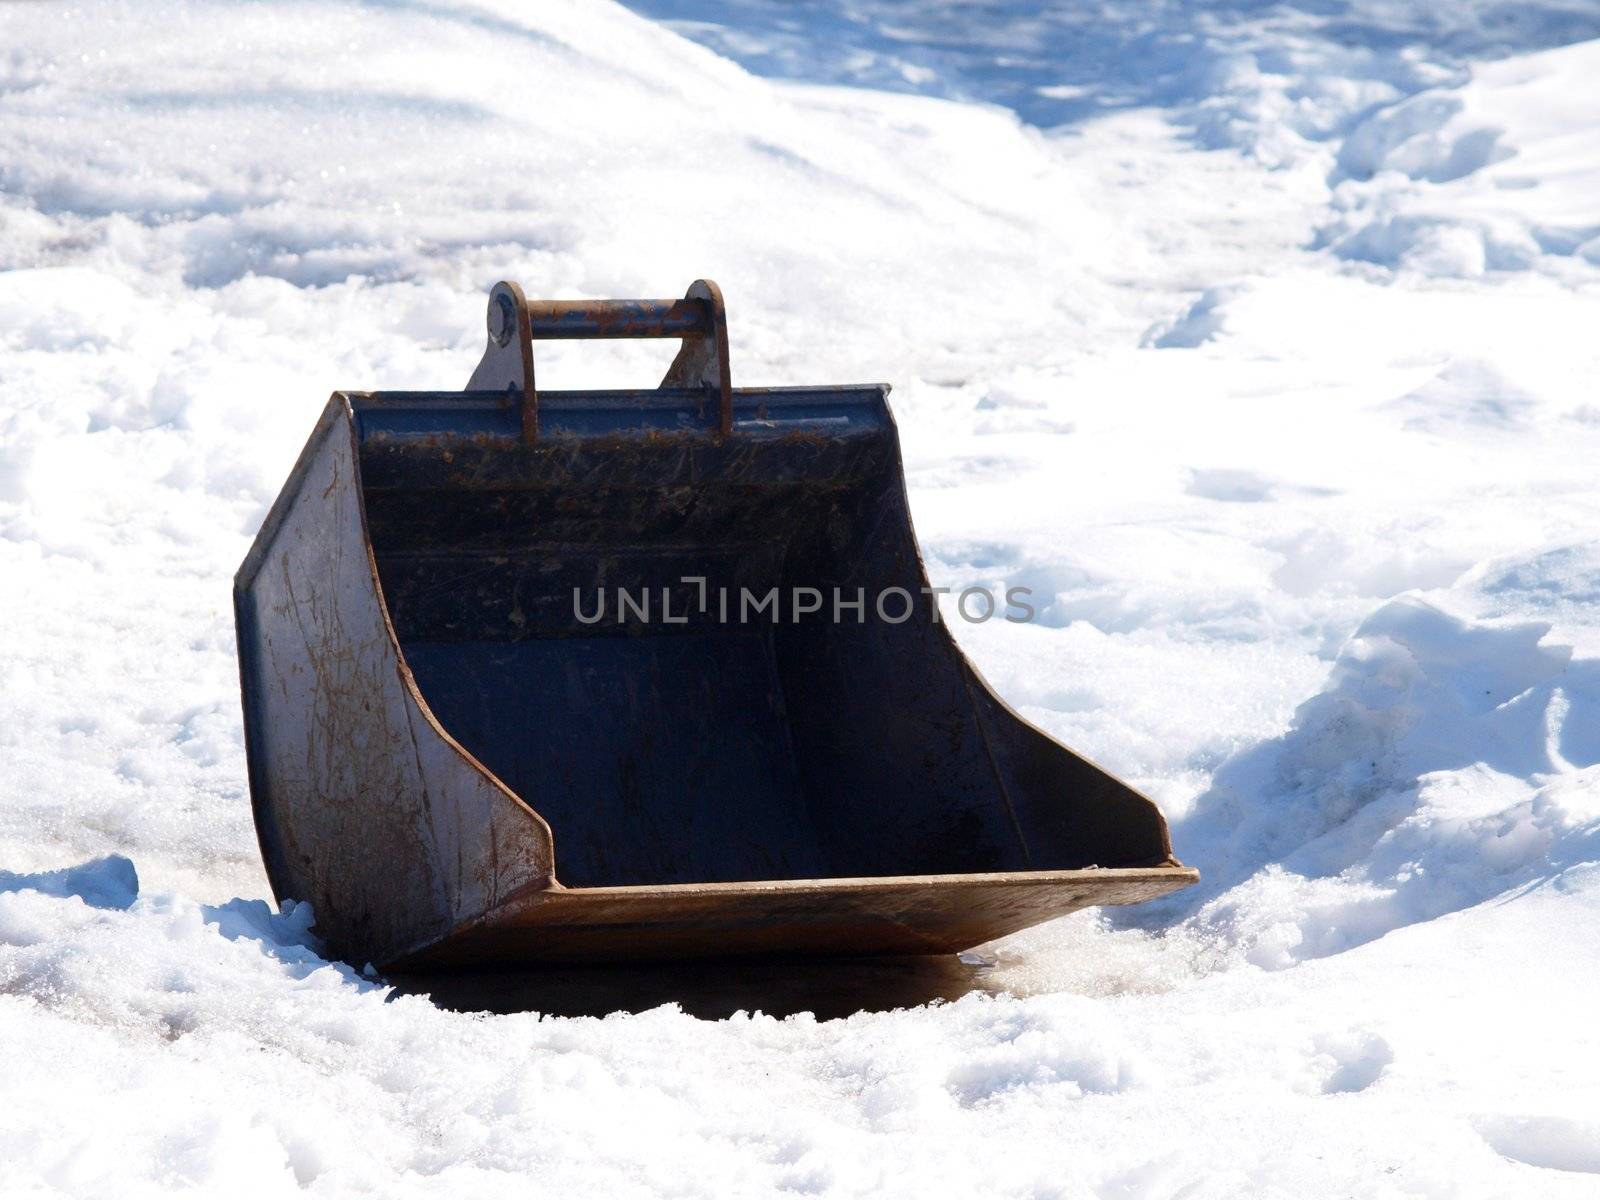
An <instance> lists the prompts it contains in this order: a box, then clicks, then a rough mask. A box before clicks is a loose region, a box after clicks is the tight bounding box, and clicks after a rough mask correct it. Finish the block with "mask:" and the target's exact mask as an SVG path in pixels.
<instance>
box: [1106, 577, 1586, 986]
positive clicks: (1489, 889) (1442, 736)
mask: <svg viewBox="0 0 1600 1200" xmlns="http://www.w3.org/2000/svg"><path fill="white" fill-rule="evenodd" d="M1548 632H1549V626H1548V625H1546V624H1505V623H1494V624H1487V623H1481V622H1475V621H1467V620H1463V619H1462V618H1460V617H1456V616H1452V615H1451V614H1449V613H1447V612H1445V611H1443V610H1442V609H1439V608H1437V607H1435V606H1433V605H1431V604H1429V603H1426V602H1424V601H1422V600H1420V599H1415V598H1411V597H1403V598H1401V599H1398V600H1395V601H1393V602H1391V603H1388V604H1385V605H1384V606H1382V607H1381V608H1379V609H1378V610H1377V611H1376V612H1374V613H1373V614H1372V615H1371V616H1370V617H1368V619H1367V620H1366V621H1365V622H1363V623H1362V625H1361V627H1360V628H1359V629H1358V630H1357V631H1356V633H1355V634H1354V635H1353V636H1352V637H1351V639H1350V640H1349V641H1348V642H1347V643H1346V644H1345V646H1344V648H1343V649H1342V650H1341V651H1340V653H1339V657H1338V659H1337V661H1336V662H1335V664H1334V667H1333V672H1332V675H1331V677H1330V679H1329V682H1328V686H1327V687H1326V689H1325V690H1324V691H1323V692H1322V693H1320V694H1319V695H1317V696H1315V697H1313V698H1312V699H1310V700H1308V701H1306V702H1305V703H1304V704H1302V705H1301V706H1300V708H1299V709H1298V710H1297V711H1296V713H1295V716H1294V721H1293V723H1292V725H1291V727H1290V729H1289V730H1288V731H1287V732H1286V733H1285V734H1283V735H1282V736H1281V737H1279V738H1275V739H1272V740H1271V741H1268V742H1265V743H1263V744H1261V745H1260V746H1257V747H1254V748H1252V749H1251V750H1249V751H1246V752H1245V753H1243V754H1241V755H1239V756H1237V757H1236V758H1234V759H1233V760H1231V761H1230V762H1228V763H1227V764H1225V765H1224V766H1223V767H1222V768H1221V769H1219V770H1218V771H1217V773H1216V776H1215V779H1214V782H1213V784H1212V787H1211V789H1210V790H1209V791H1208V792H1207V793H1206V794H1204V795H1202V796H1201V797H1200V798H1199V799H1198V800H1197V801H1196V802H1195V805H1194V808H1193V809H1192V810H1191V811H1190V812H1189V813H1188V815H1187V816H1186V817H1185V818H1184V819H1183V820H1182V821H1181V822H1179V823H1178V824H1177V826H1176V828H1175V830H1174V837H1175V839H1177V841H1178V842H1179V843H1180V844H1182V845H1185V846H1186V847H1190V848H1192V849H1190V850H1189V853H1191V854H1192V855H1194V856H1195V858H1196V860H1197V861H1203V862H1205V863H1207V864H1208V866H1209V870H1208V872H1207V878H1206V880H1205V881H1204V883H1203V884H1202V887H1201V888H1200V889H1195V890H1192V891H1190V892H1188V893H1185V894H1183V895H1181V896H1179V897H1174V898H1172V899H1170V900H1169V901H1167V902H1165V904H1164V905H1163V906H1151V907H1149V908H1146V909H1144V910H1140V911H1139V912H1138V913H1136V914H1135V915H1134V916H1132V917H1131V918H1129V919H1130V920H1132V921H1137V922H1140V923H1149V922H1150V921H1152V920H1154V919H1156V918H1155V913H1156V912H1159V911H1160V909H1161V907H1165V908H1166V909H1167V911H1168V912H1171V911H1188V912H1191V913H1192V914H1193V915H1192V916H1191V917H1189V918H1188V920H1189V921H1191V922H1193V924H1194V926H1195V928H1196V929H1197V930H1203V931H1204V932H1205V933H1206V934H1207V935H1210V936H1215V937H1220V938H1221V939H1223V940H1224V941H1225V942H1227V943H1229V944H1232V945H1235V946H1237V947H1238V948H1239V949H1240V950H1241V952H1242V953H1244V954H1245V955H1246V957H1248V958H1249V960H1250V961H1252V962H1254V963H1256V964H1257V965H1260V966H1267V967H1283V966H1287V965H1290V964H1292V963H1295V962H1299V961H1301V960H1303V959H1305V958H1307V957H1316V956H1322V955H1327V954H1335V953H1339V952H1341V951H1344V950H1347V949H1349V948H1350V947H1352V946H1355V945H1359V944H1361V943H1362V942H1365V941H1369V940H1371V939H1372V938H1376V937H1380V936H1382V935H1383V934H1385V933H1388V932H1390V931H1391V930H1394V929H1396V928H1399V927H1401V926H1403V925H1408V924H1412V923H1415V922H1419V921H1427V920H1431V919H1433V918H1435V917H1438V916H1440V915H1442V914H1444V913H1448V912H1455V911H1457V910H1459V909H1463V908H1466V907H1469V906H1471V905H1473V904H1477V903H1479V902H1480V901H1483V900H1486V899H1489V898H1491V897H1494V896H1498V895H1501V894H1503V893H1505V892H1508V891H1510V890H1512V889H1514V888H1519V887H1526V886H1530V885H1535V884H1542V883H1545V882H1547V881H1549V880H1552V879H1555V878H1557V877H1559V876H1560V875H1561V873H1562V872H1563V871H1564V870H1566V869H1568V868H1571V867H1576V866H1581V865H1583V864H1587V863H1592V862H1594V861H1595V860H1596V859H1597V858H1600V738H1597V737H1596V736H1595V732H1594V731H1595V729H1596V728H1597V727H1600V660H1596V659H1575V658H1574V657H1573V654H1572V650H1571V648H1570V647H1567V646H1559V645H1549V644H1546V643H1545V642H1544V640H1543V639H1544V638H1545V635H1546V634H1547V633H1548Z"/></svg>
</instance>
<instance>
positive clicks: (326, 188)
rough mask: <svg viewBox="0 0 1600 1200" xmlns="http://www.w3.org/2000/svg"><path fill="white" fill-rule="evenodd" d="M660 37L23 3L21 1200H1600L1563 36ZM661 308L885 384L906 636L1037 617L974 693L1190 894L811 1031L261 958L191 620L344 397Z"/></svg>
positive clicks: (1049, 932)
mask: <svg viewBox="0 0 1600 1200" xmlns="http://www.w3.org/2000/svg"><path fill="white" fill-rule="evenodd" d="M634 8H635V9H636V10H637V11H636V12H629V11H628V10H626V9H624V8H621V7H616V6H612V5H609V4H605V3H591V4H584V5H578V4H558V3H544V4H540V5H538V6H532V5H519V4H514V3H510V2H509V0H508V2H506V3H500V4H491V3H481V4H480V3H472V2H468V0H461V2H459V3H458V2H452V0H395V2H393V3H387V4H371V5H366V6H351V5H341V4H332V3H310V2H306V3H264V4H257V5H251V6H248V7H244V6H231V5H206V4H198V3H196V4H173V5H162V6H155V5H148V4H147V5H126V6H119V5H110V4H103V5H102V4H96V5H87V6H75V7H71V8H68V7H64V6H56V5H46V4H37V3H23V4H17V3H12V4H5V5H4V6H0V612H3V614H4V620H3V623H0V1061H4V1063H5V1064H6V1067H5V1070H4V1071H3V1072H0V1191H3V1192H4V1194H5V1195H6V1196H8V1197H9V1196H12V1195H21V1196H32V1195H56V1194H65V1195H75V1196H76V1195H84V1196H117V1197H123V1196H136V1195H144V1194H152V1193H188V1194H194V1195H204V1196H214V1195H227V1194H235V1195H252V1196H253V1195H264V1196H266V1195H280V1194H293V1193H296V1192H298V1191H302V1190H304V1191H308V1192H311V1193H313V1194H318V1195H346V1194H355V1193H363V1192H370V1193H372V1194H378V1195H384V1196H411V1195H417V1196H421V1195H427V1196H440V1195H444V1196H455V1195H461V1196H468V1195H470V1196H474V1197H487V1196H518V1197H524V1196H528V1195H550V1196H582V1197H587V1196H596V1197H628V1196H657V1195H672V1196H708V1197H709V1196H719V1197H720V1196H740V1195H766V1194H770V1193H773V1192H777V1191H780V1190H790V1191H797V1192H807V1193H815V1194H834V1195H864V1194H874V1195H892V1196H912V1195H917V1196H923V1195H930V1194H935V1195H985V1196H988V1195H994V1196H1030V1197H1034V1196H1036V1197H1054V1196H1061V1197H1077V1196H1098V1197H1167V1196H1178V1195H1183V1196H1188V1197H1233V1196H1240V1195H1270V1196H1308V1195H1362V1196H1382V1195H1405V1196H1412V1195H1416V1196H1441V1197H1444V1196H1450V1197H1456V1196H1467V1197H1479V1196H1483V1197H1489V1196H1494V1197H1523V1196H1534V1195H1538V1196H1593V1195H1596V1194H1597V1193H1600V1033H1597V1024H1596V1021H1595V1019H1594V986H1595V982H1596V980H1600V867H1597V862H1600V539H1597V536H1596V533H1595V531H1596V530H1597V529H1600V488H1597V487H1596V485H1595V481H1594V463H1595V462H1596V460H1597V456H1600V395H1597V393H1596V384H1595V381H1596V379H1600V338H1597V337H1596V334H1595V330H1597V329H1600V201H1597V200H1596V197H1597V196H1600V127H1597V126H1596V124H1595V122H1594V114H1595V112H1596V111H1597V110H1600V84H1597V83H1596V80H1597V79H1600V6H1596V5H1595V4H1592V3H1579V2H1577V0H1571V2H1567V3H1560V2H1550V3H1535V4H1518V5H1510V4H1489V3H1476V2H1473V0H1455V2H1453V3H1448V4H1427V3H1423V0H1363V2H1361V3H1357V4H1354V5H1351V6H1350V7H1349V8H1347V9H1344V10H1341V11H1337V12H1336V11H1333V7H1332V6H1329V5H1324V4H1313V3H1307V4H1305V5H1304V6H1302V7H1295V6H1291V5H1287V4H1285V5H1276V6H1265V5H1257V4H1249V3H1243V2H1242V0H1241V2H1237V3H1229V4H1221V5H1217V4H1199V3H1180V2H1176V0H1172V2H1168V3H1163V4H1154V5H1147V4H1133V3H1120V2H1113V3H1102V4H1095V5H1087V4H1084V5H1069V4H1057V5H1051V6H1047V7H1045V8H1043V9H1042V10H1039V11H1035V6H1032V5H1028V4H1024V3H1020V2H1019V0H1005V2H1002V0H989V2H987V3H983V4H980V5H956V4H952V3H940V2H937V0H925V2H923V3H917V4H904V5H901V4H891V3H888V2H887V0H852V2H851V3H848V4H847V3H844V2H843V0H837V2H833V3H828V2H823V0H816V2H813V3H807V4H780V3H777V2H775V0H774V2H770V3H769V2H765V0H749V2H748V3H738V2H736V0H697V2H695V3H689V4H673V5H668V4H667V3H665V2H664V0H660V2H657V0H649V2H640V3H637V4H635V5H634ZM650 18H661V19H663V20H668V19H670V20H669V24H665V25H664V24H659V23H654V22H653V21H652V20H651V19H650ZM1586 39H1587V40H1586ZM699 275H709V276H711V277H713V278H715V279H717V280H718V281H719V282H720V283H721V284H722V286H723V288H724V291H725V293H726V294H727V296H728V299H729V311H730V321H731V328H732V335H733V368H734V374H735V380H736V382H743V383H748V384H757V383H799V382H847V381H856V380H876V379H886V380H890V381H893V382H894V383H895V384H896V392H895V404H896V411H897V414H898V416H899V420H900V425H901V430H902V435H903V437H904V440H905V443H906V451H907V460H908V469H909V474H910V482H911V486H912V503H913V509H914V514H915V518H916V521H917V525H918V530H919V534H920V536H921V539H922V542H923V545H924V547H925V550H926V552H927V554H928V558H929V565H930V569H931V571H932V572H933V573H934V575H935V576H936V580H935V582H939V583H949V584H964V583H969V582H970V583H988V584H991V585H1011V584H1026V585H1028V586H1031V587H1033V588H1034V589H1035V592H1036V594H1037V595H1038V596H1040V597H1042V598H1044V603H1043V604H1042V607H1041V619H1040V621H1039V622H1038V623H1036V624H1034V625H1030V626H1017V625H1007V624H1002V623H999V622H996V623H992V624H989V625H984V626H963V627H961V628H960V629H959V634H960V637H961V639H962V641H963V643H964V645H965V646H966V647H967V648H968V650H969V652H970V653H971V655H972V656H973V657H974V658H975V659H976V660H977V661H978V663H979V664H980V666H981V667H982V669H983V670H984V672H985V674H986V675H988V677H989V678H990V679H991V680H992V681H993V682H994V683H995V684H996V685H997V687H998V688H999V690H1000V691H1001V693H1002V694H1003V695H1005V696H1006V697H1007V698H1008V699H1010V700H1012V701H1013V702H1014V703H1016V704H1018V705H1019V706H1020V707H1021V708H1022V709H1023V710H1024V711H1025V712H1026V713H1027V714H1028V715H1029V716H1030V717H1032V718H1033V719H1035V720H1037V721H1038V722H1040V723H1041V724H1042V725H1044V726H1046V727H1047V728H1049V729H1051V730H1052V731H1053V732H1055V733H1057V734H1058V735H1060V736H1061V737H1062V738H1063V739H1065V740H1066V741H1068V742H1069V743H1070V744H1072V745H1074V746H1076V747H1078V748H1080V749H1082V750H1084V751H1086V752H1087V753H1089V754H1091V755H1092V756H1094V757H1095V758H1097V759H1099V760H1100V761H1102V762H1104V763H1105V764H1106V765H1108V766H1110V767H1112V768H1114V769H1115V770H1117V771H1119V772H1121V773H1123V774H1125V775H1127V776H1128V777H1130V778H1131V779H1133V780H1134V781H1136V782H1137V783H1138V784H1139V785H1141V786H1142V787H1144V788H1146V789H1148V790H1149V791H1150V792H1151V794H1153V795H1155V796H1156V797H1157V798H1158V799H1159V800H1160V801H1161V802H1162V804H1163V806H1164V807H1165V808H1166V810H1167V812H1168V814H1169V816H1170V817H1171V819H1172V821H1173V838H1174V842H1175V845H1176V848H1177V850H1178V853H1179V855H1180V857H1182V858H1183V859H1184V860H1185V861H1187V862H1190V863H1193V864H1195V865H1198V866H1199V867H1200V868H1201V869H1202V871H1203V872H1204V873H1205V876H1206V879H1205V882H1204V883H1203V884H1202V885H1201V887H1200V888H1197V889H1194V890H1193V891H1192V892H1190V893H1187V894H1185V895H1183V896H1180V897H1177V898H1174V899H1173V900H1171V901H1169V902H1167V903H1165V904H1164V905H1162V906H1150V907H1146V908H1143V909H1138V910H1129V911H1125V912H1121V913H1118V914H1114V915H1109V916H1106V917H1098V916H1095V915H1093V914H1085V915H1081V916H1080V917H1076V918H1072V919H1069V920H1067V921H1065V922H1060V923H1058V924H1057V925H1055V926H1052V927H1046V928H1044V929H1041V930H1038V931H1035V932H1033V933H1031V934H1027V935H1023V936H1020V937H1018V938H1015V939H1012V940H1011V941H1010V942H1008V943H1003V944H1001V945H999V946H997V947H994V948H992V950H991V956H992V958H993V961H994V965H993V966H992V967H990V968H988V969H987V970H986V971H984V972H982V973H981V982H982V987H981V989H980V990H979V991H978V992H975V993H974V994H972V995H969V996H967V997H965V998H964V999H961V1000H959V1001H956V1002H954V1003H948V1004H942V1005H935V1006H931V1007H921V1008H914V1009H910V1010H902V1011H891V1012H879V1013H864V1014H861V1015H858V1016H855V1017H852V1018H850V1019H848V1020H843V1021H827V1022H819V1021H816V1020H813V1019H811V1018H809V1017H806V1016H792V1017H789V1018H787V1019H778V1018H776V1017H772V1016H761V1015H743V1016H738V1017H735V1018H733V1019H731V1020H727V1021H720V1022H705V1021H699V1020H696V1019H695V1018H693V1017H691V1016H689V1015H687V1014H685V1013H683V1012H681V1011H677V1010H674V1009H672V1008H661V1009H656V1010H653V1011H647V1012H643V1013H639V1014H637V1015H631V1016H630V1015H614V1016H611V1017H608V1018H605V1019H592V1018H585V1019H557V1018H550V1017H545V1018H542V1019H541V1018H540V1017H539V1016H538V1015H537V1014H534V1013H527V1014H517V1015H509V1016H496V1017H488V1016H479V1015H466V1014H461V1013H455V1012H450V1011H444V1010H441V1009H438V1008H435V1007H434V1006H433V1005H432V1004H430V1003H429V1002H428V1001H427V1000H426V999H423V998H421V997H417V996H406V997H398V996H395V995H393V994H391V993H389V992H388V991H387V989H386V988H385V987H384V986H382V985H381V984H378V983H374V982H371V981H366V980H362V979H361V978H360V977H358V976H356V975H354V974H353V973H352V972H350V971H349V970H348V969H347V968H344V967H342V966H338V965H330V964H327V963H325V962H324V961H323V960H322V959H321V958H319V957H318V956H317V954H316V953H315V950H314V945H315V943H314V939H313V938H312V937H311V934H310V932H309V931H308V929H307V914H306V913H305V912H304V910H303V909H292V910H290V911H288V912H286V913H283V914H276V913H274V912H272V910H271V909H270V908H269V907H268V906H267V905H266V904H265V903H263V902H262V901H261V900H260V897H262V896H264V895H265V894H266V891H265V881H264V879H263V878H262V876H261V871H260V866H259V862H258V858H257V854H256V848H255V844H254V835H253V832H252V830H251V828H250V824H249V818H248V802H247V798H246V790H245V777H244V763H243V749H242V742H241V734H240V729H239V712H238V700H237V690H236V689H237V682H236V679H237V677H236V674H235V668H234V661H233V634H232V624H231V617H230V613H229V598H228V585H229V580H230V577H231V574H232V571H233V569H234V568H235V566H236V565H237V563H238V561H239V559H240V558H241V557H242V556H243V553H244V550H245V548H246V546H247V545H248V543H249V540H250V537H251V535H252V534H253V531H254V529H255V527H256V525H257V524H258V523H259V521H260V519H261V517H262V516H263V514H264V512H265V509H266V506H267V505H268V504H269V503H270V501H271V499H272V497H273V496H274V495H275V494H276V491H277V487H278V485H279V483H280V482H281V480H282V477H283V475H284V473H285V471H286V470H287V468H288V465H289V463H290V462H291V461H292V459H293V456H294V454H295V453H296V452H297V450H298V448H299V445H300V443H301V442H302V440H303V439H304V437H305V435H306V432H307V431H308V430H309V428H310V425H311V423H312V420H313V418H314V416H315V414H316V413H317V411H318V410H319V409H320V407H321V405H322V403H323V401H324V400H325V398H326V396H327V394H328V392H329V391H331V390H332V389H333V388H335V387H351V388H364V387H377V386H389V387H428V386H441V387H454V386H459V385H460V383H461V382H462V381H463V380H464V379H465V378H466V376H467V374H468V373H469V372H470V370H471V367H472V365H473V363H474V362H475V361H476V357H477V354H478V353H479V351H480V350H481V338H482V335H481V332H480V330H481V324H480V322H481V316H480V314H481V312H482V296H483V294H484V291H485V289H486V288H487V286H488V285H489V284H490V283H491V282H492V281H493V280H495V279H497V278H500V277H510V278H515V279H520V280H521V281H522V282H523V283H524V284H525V285H526V286H527V288H528V291H529V292H530V294H538V295H547V296H561V295H590V296H629V295H657V294H673V293H675V292H677V291H678V290H680V289H681V288H682V287H683V286H684V284H686V283H687V282H688V281H689V280H690V279H693V278H695V277H696V276H699ZM662 355H663V349H662V347H660V346H649V345H644V346H632V345H627V344H606V345H604V346H596V345H587V346H581V347H561V346H553V347H552V348H551V353H550V354H548V355H546V356H545V357H543V358H541V369H542V371H543V364H545V363H547V362H548V363H549V370H548V371H544V374H543V376H542V378H545V379H548V381H549V383H550V384H551V385H553V386H561V385H563V384H566V385H572V384H575V383H578V382H580V381H581V382H585V383H594V384H597V385H614V384H621V383H628V382H640V381H645V380H649V379H651V378H652V377H653V375H652V373H653V372H659V369H660V365H661V364H660V363H659V362H658V361H657V360H658V359H660V358H661V357H662ZM107 856H115V857H109V858H108V857H107ZM97 860H100V861H97Z"/></svg>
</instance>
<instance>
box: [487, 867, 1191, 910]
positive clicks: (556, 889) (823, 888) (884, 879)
mask: <svg viewBox="0 0 1600 1200" xmlns="http://www.w3.org/2000/svg"><path fill="white" fill-rule="evenodd" d="M1179 879H1182V880H1183V881H1184V882H1183V883H1179V884H1177V886H1179V887H1187V886H1188V885H1189V884H1192V883H1198V882H1199V881H1200V871H1199V869H1198V868H1196V867H1189V866H1185V865H1184V864H1183V863H1181V862H1179V861H1178V860H1177V859H1171V860H1170V861H1168V862H1165V863H1162V864H1160V865H1157V866H1148V867H1072V868H1065V869H1060V870H1047V871H969V872H949V873H943V874H936V875H854V876H851V875H838V876H828V877H824V878H820V879H752V880H733V881H729V882H718V883H627V884H602V885H598V886H584V887H569V886H568V885H566V884H563V883H561V882H560V881H559V878H558V879H556V880H552V881H551V884H550V886H549V887H548V888H541V889H538V890H530V891H525V892H523V893H521V894H519V895H518V896H517V897H516V898H515V899H514V900H513V901H512V903H513V904H515V903H516V902H517V901H520V900H527V899H534V898H537V897H538V896H540V895H548V894H560V895H562V896H566V897H572V898H574V899H577V898H581V897H584V896H594V897H596V898H601V897H611V898H616V899H627V898H631V897H648V896H662V895H670V896H694V895H717V896H739V895H750V896H772V895H782V894H786V893H787V894H815V893H827V892H853V893H861V892H893V891H900V890H903V889H905V888H908V887H949V888H973V887H1019V886H1021V887H1027V886H1035V887H1049V886H1055V885H1059V884H1065V883H1096V884H1105V883H1137V882H1142V881H1158V880H1159V881H1162V882H1176V881H1177V880H1179Z"/></svg>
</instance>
